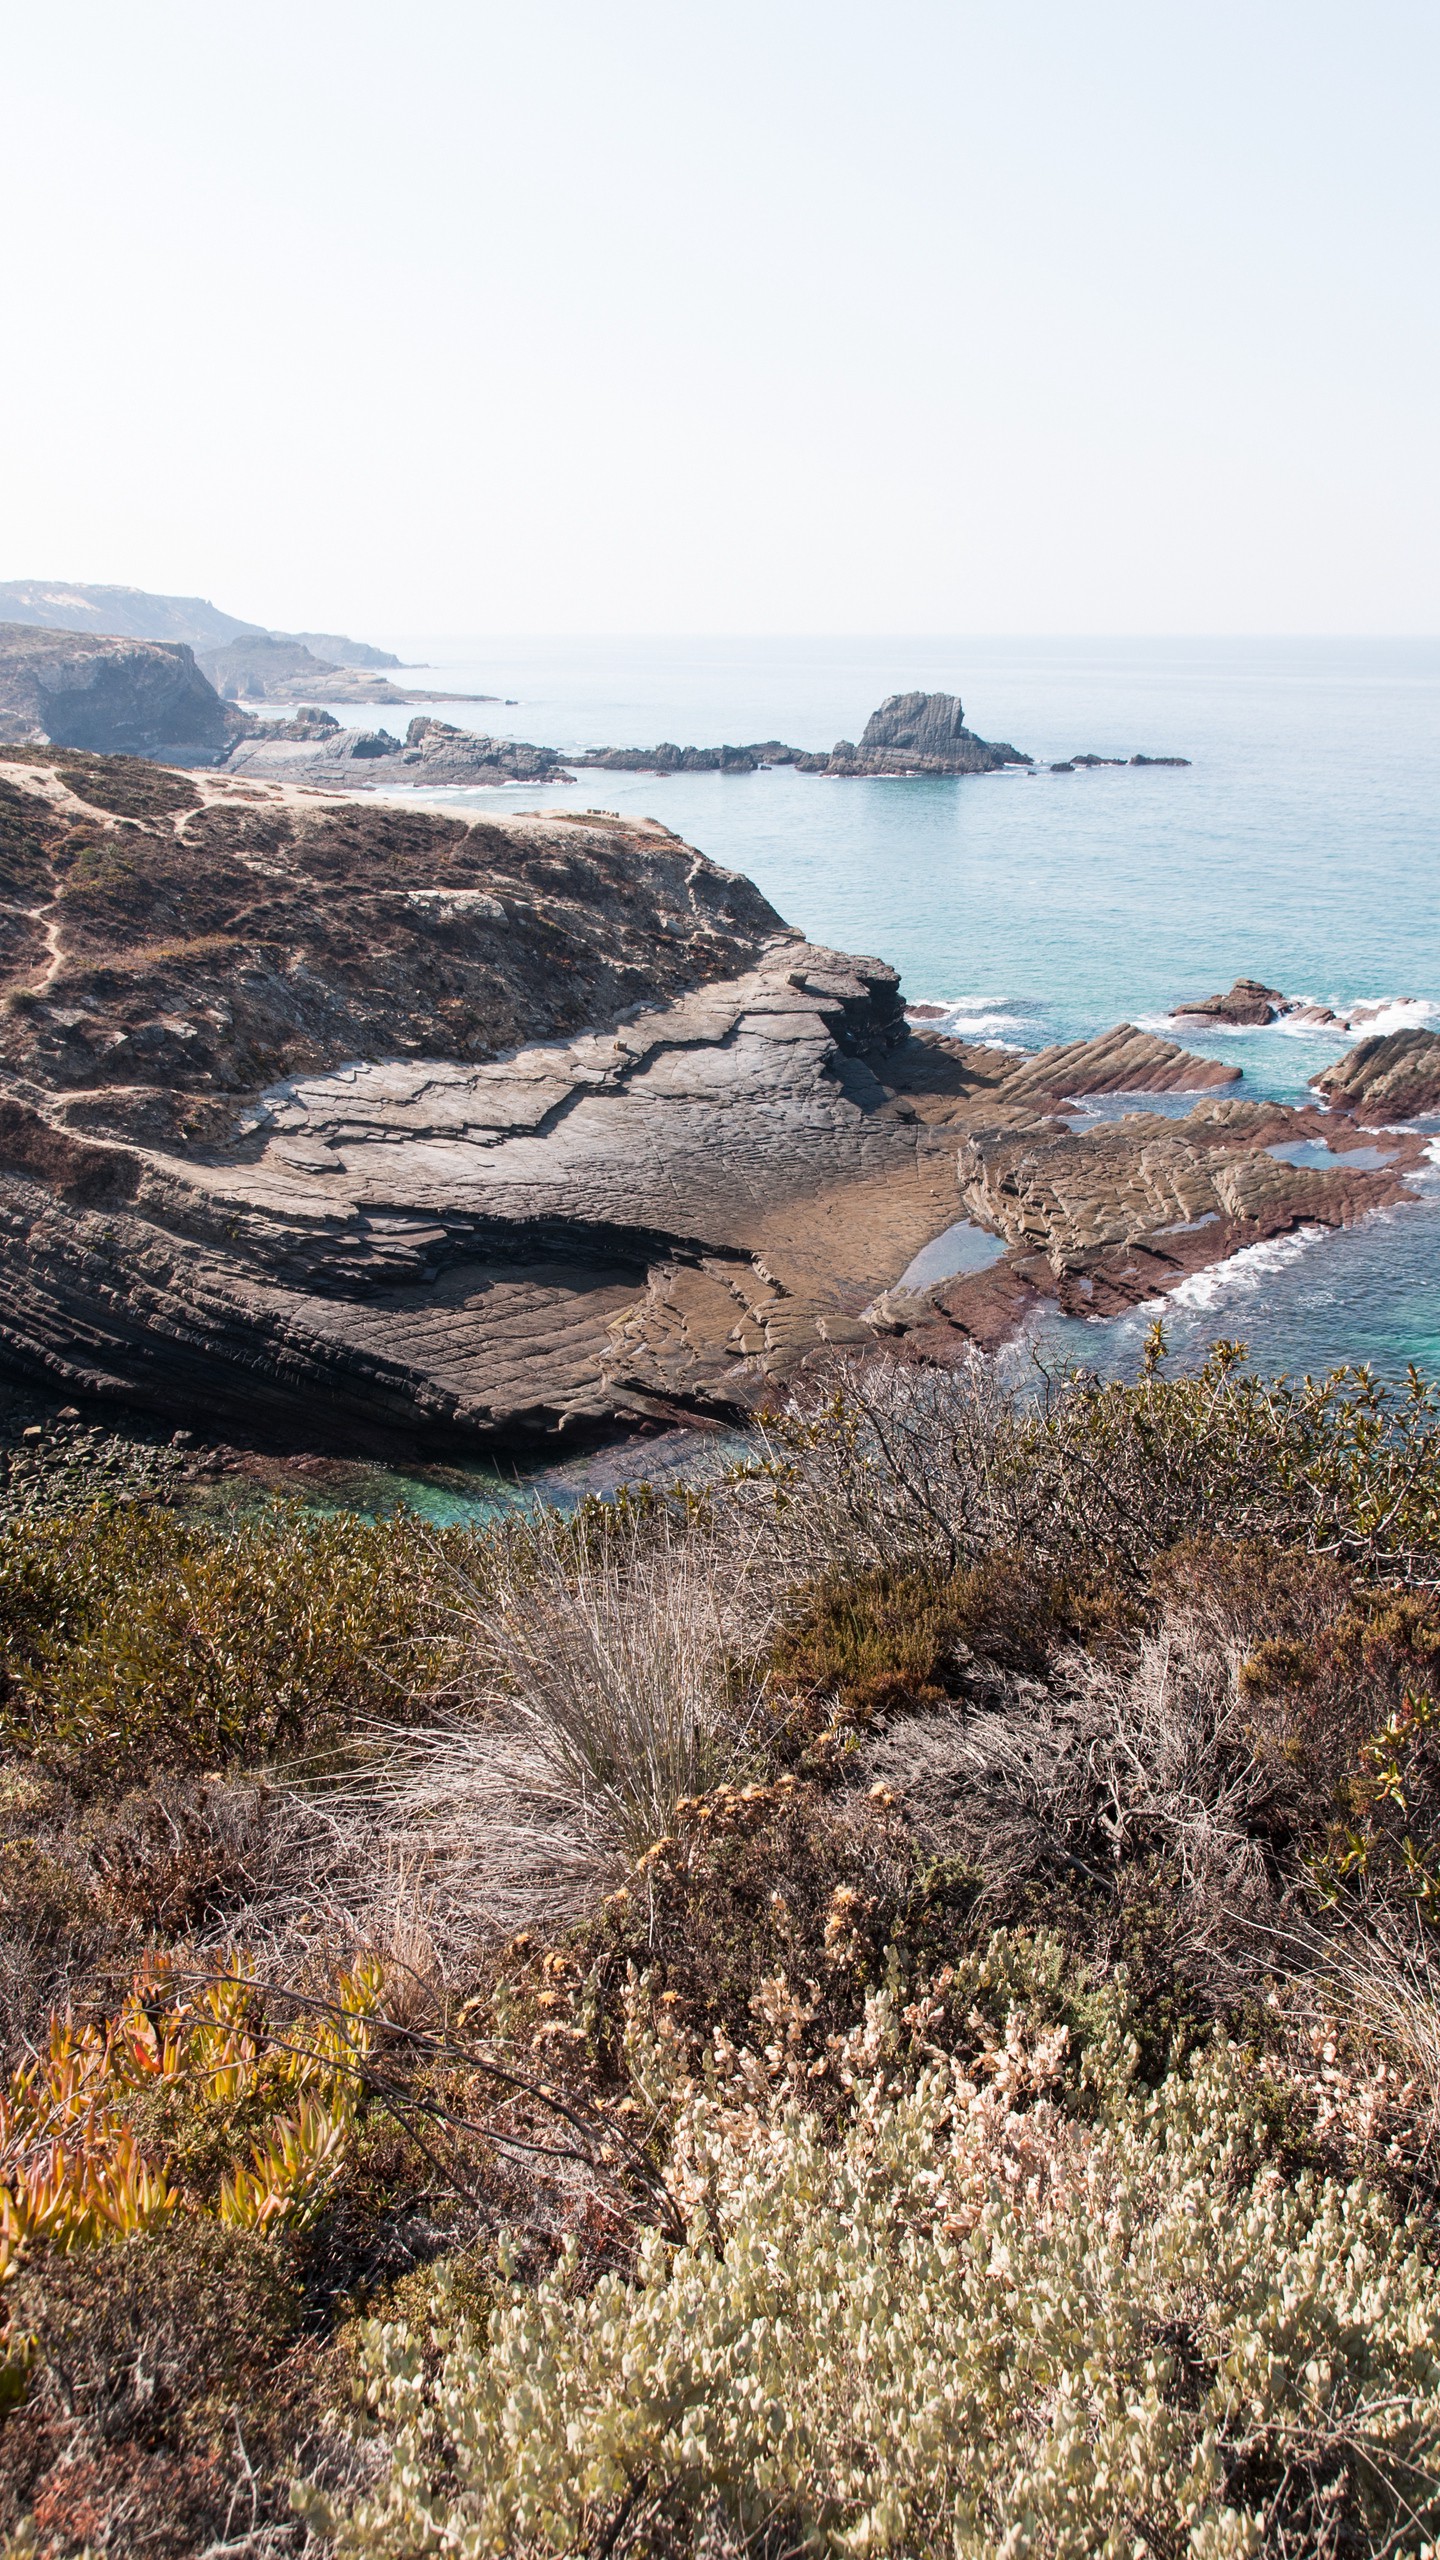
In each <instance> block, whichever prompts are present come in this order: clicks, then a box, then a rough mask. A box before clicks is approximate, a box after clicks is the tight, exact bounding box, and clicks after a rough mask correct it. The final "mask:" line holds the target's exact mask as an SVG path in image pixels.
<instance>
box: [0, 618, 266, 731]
mask: <svg viewBox="0 0 1440 2560" xmlns="http://www.w3.org/2000/svg"><path fill="white" fill-rule="evenodd" d="M253 725H254V724H253V722H252V721H251V719H250V717H249V715H248V713H246V712H243V711H239V710H237V709H236V708H235V706H234V705H233V704H231V703H226V702H222V701H221V700H220V698H219V696H218V695H217V693H216V691H215V688H214V686H213V685H211V684H209V683H207V681H206V679H205V677H204V676H203V675H202V674H201V672H200V669H199V668H198V667H197V665H196V663H195V656H194V652H193V650H191V649H189V648H187V647H184V646H183V645H181V644H180V643H178V642H165V641H158V640H117V639H111V638H96V637H92V636H91V635H89V634H86V633H77V632H68V631H43V630H38V629H35V628H32V627H31V626H30V625H28V624H24V623H15V622H8V623H0V739H3V740H6V741H16V740H24V739H38V740H49V741H51V742H52V743H53V744H54V745H56V746H64V747H79V748H82V749H86V750H89V751H91V752H94V753H96V754H101V755H108V754H115V755H128V756H145V757H153V758H155V759H156V760H157V761H159V762H161V763H169V764H188V765H213V764H219V763H220V762H221V760H222V759H223V758H224V757H225V756H227V755H228V754H229V753H230V750H231V748H232V747H234V746H235V744H236V743H237V741H238V740H239V739H241V738H243V737H245V736H246V735H247V734H248V733H249V731H250V729H251V728H252V727H253Z"/></svg>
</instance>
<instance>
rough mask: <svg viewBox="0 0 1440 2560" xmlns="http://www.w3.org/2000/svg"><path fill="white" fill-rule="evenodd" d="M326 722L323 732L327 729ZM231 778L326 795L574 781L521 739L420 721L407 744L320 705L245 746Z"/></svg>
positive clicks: (257, 734) (271, 726) (559, 762)
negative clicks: (350, 724) (346, 721)
mask: <svg viewBox="0 0 1440 2560" xmlns="http://www.w3.org/2000/svg"><path fill="white" fill-rule="evenodd" d="M322 722H324V724H325V725H323V726H322V725H321V723H322ZM226 771H227V772H228V773H235V774H252V775H254V776H256V777H257V778H263V779H264V780H266V781H269V782H304V783H309V784H310V785H311V786H312V787H314V788H316V789H318V790H322V791H364V790H384V791H391V790H395V789H397V788H409V789H420V788H429V789H440V788H444V789H447V790H449V789H453V788H456V787H474V786H475V785H478V784H489V783H495V784H499V783H506V782H571V781H573V780H574V775H573V774H572V773H570V772H569V771H567V769H566V766H565V764H564V761H563V759H562V758H561V757H560V756H557V755H556V754H555V752H554V749H553V748H551V747H532V746H529V745H527V743H526V742H525V740H524V739H522V738H483V737H479V736H477V735H476V733H475V732H474V731H473V730H471V729H456V728H453V727H452V726H451V724H450V722H449V721H448V720H433V719H429V718H417V719H414V720H412V721H411V723H410V725H409V728H408V729H407V730H406V732H405V735H404V737H403V739H402V738H397V737H395V736H393V735H392V733H391V732H390V731H389V730H388V729H342V728H341V727H340V726H339V724H338V722H336V721H335V720H334V719H333V718H331V719H327V717H326V715H325V713H324V711H323V708H322V707H321V706H318V705H315V706H307V708H306V712H305V713H302V714H300V715H297V718H296V719H295V720H290V721H283V722H282V721H276V722H267V723H266V724H265V726H264V727H263V728H257V729H256V730H255V731H254V733H253V735H252V736H251V737H249V738H247V739H246V740H244V741H243V742H242V744H241V745H240V746H239V747H238V748H237V749H236V751H235V753H234V755H232V756H231V758H230V760H229V763H228V765H227V766H226Z"/></svg>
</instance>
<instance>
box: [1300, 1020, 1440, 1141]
mask: <svg viewBox="0 0 1440 2560" xmlns="http://www.w3.org/2000/svg"><path fill="white" fill-rule="evenodd" d="M1310 1082H1311V1085H1312V1087H1313V1089H1314V1091H1315V1092H1316V1093H1319V1094H1322V1095H1323V1096H1324V1098H1325V1100H1326V1102H1327V1103H1328V1104H1329V1105H1330V1108H1331V1109H1332V1111H1349V1112H1362V1111H1363V1112H1366V1113H1371V1112H1374V1113H1378V1114H1379V1115H1380V1116H1381V1117H1382V1118H1383V1119H1386V1120H1414V1119H1418V1118H1420V1117H1421V1116H1423V1115H1428V1114H1429V1113H1430V1112H1437V1111H1440V1033H1437V1032H1434V1031H1420V1030H1413V1031H1390V1032H1387V1033H1386V1034H1385V1035H1384V1037H1383V1038H1380V1039H1372V1040H1361V1041H1358V1042H1357V1043H1356V1045H1355V1047H1354V1048H1353V1049H1349V1050H1347V1051H1346V1053H1345V1055H1344V1057H1343V1058H1337V1059H1336V1061H1335V1064H1334V1066H1333V1067H1326V1068H1325V1070H1324V1072H1323V1073H1322V1074H1320V1075H1318V1076H1312V1077H1311V1079H1310Z"/></svg>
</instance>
